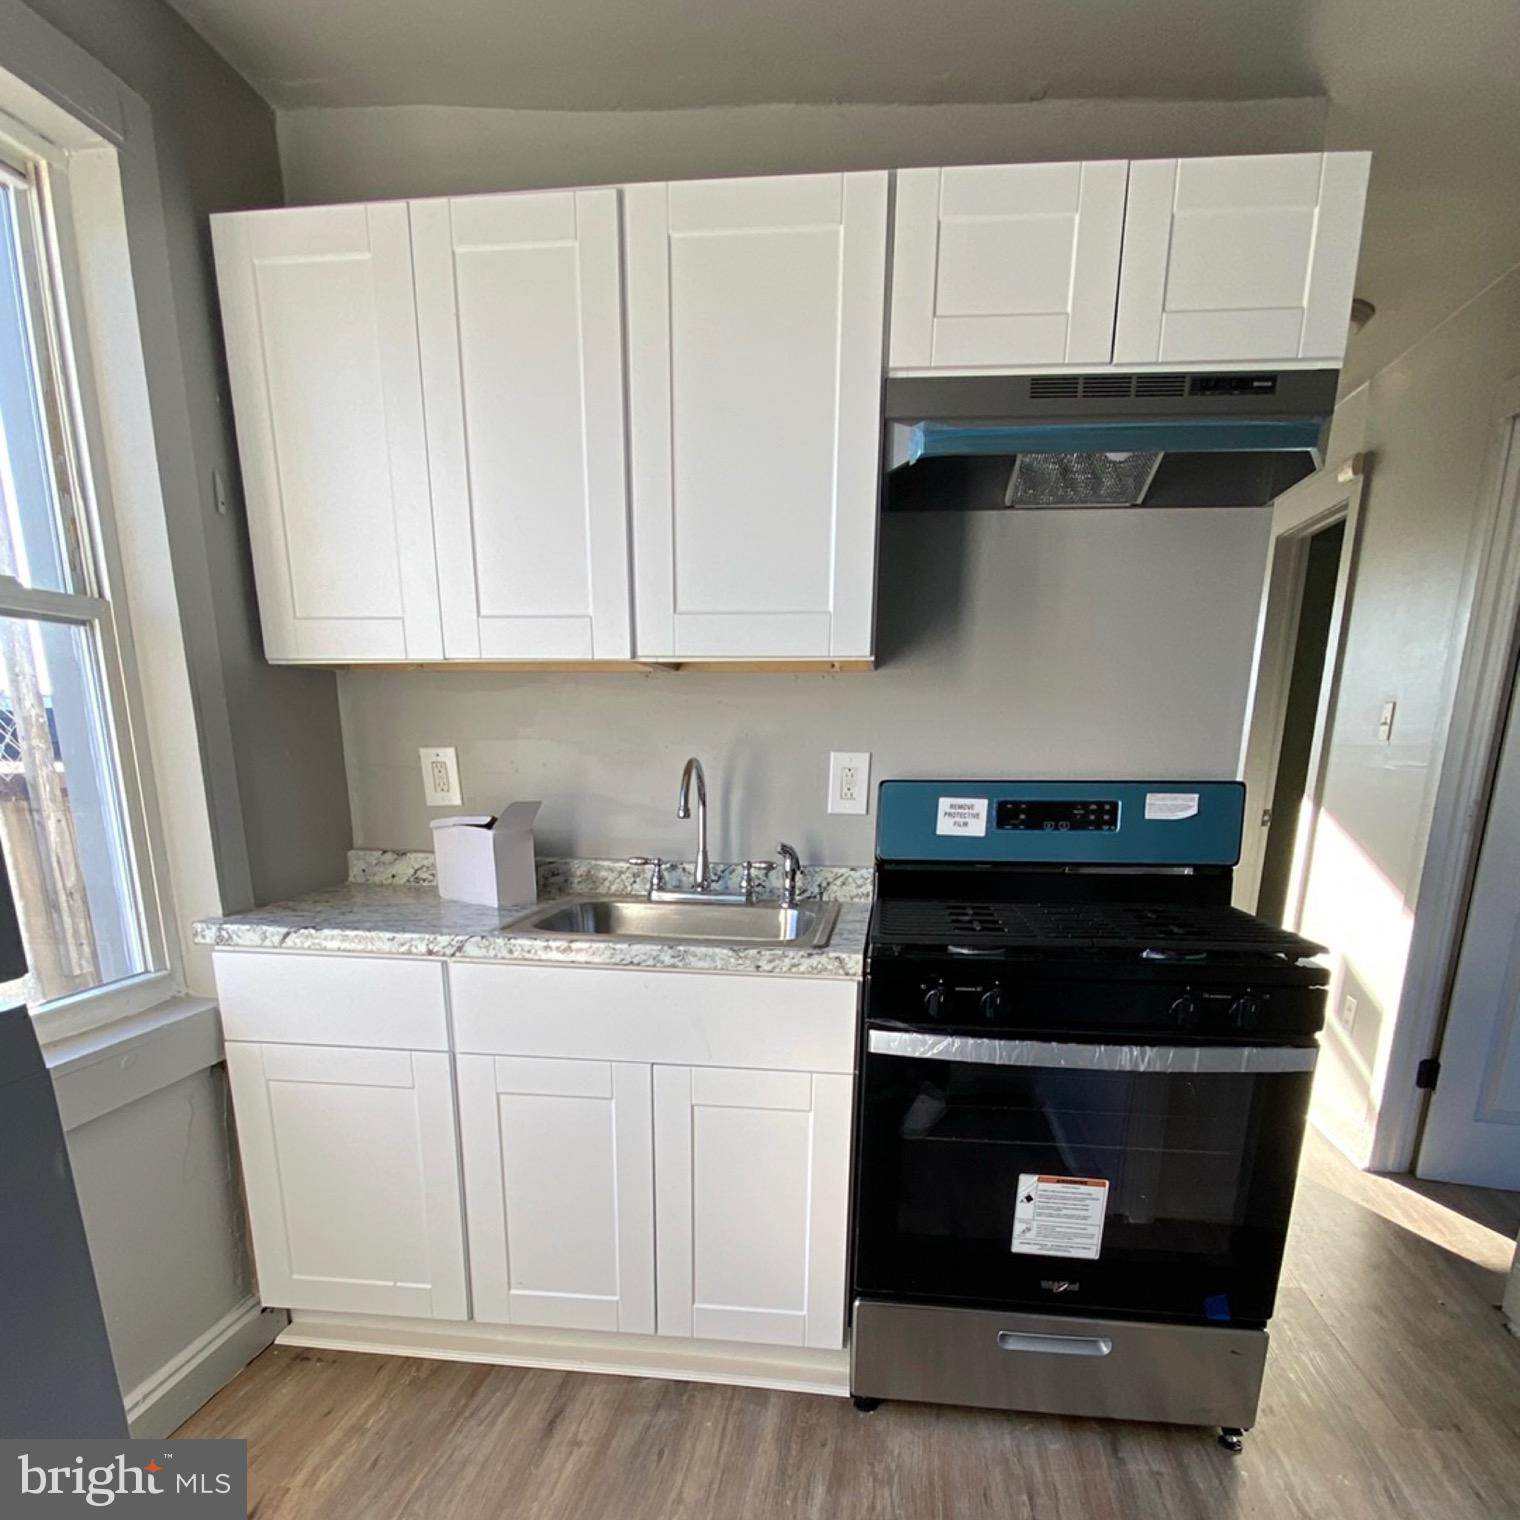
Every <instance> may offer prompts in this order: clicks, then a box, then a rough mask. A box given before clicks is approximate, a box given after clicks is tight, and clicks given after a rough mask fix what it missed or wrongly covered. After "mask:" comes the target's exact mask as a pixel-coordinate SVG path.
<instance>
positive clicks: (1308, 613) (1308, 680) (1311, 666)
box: [1256, 518, 1346, 924]
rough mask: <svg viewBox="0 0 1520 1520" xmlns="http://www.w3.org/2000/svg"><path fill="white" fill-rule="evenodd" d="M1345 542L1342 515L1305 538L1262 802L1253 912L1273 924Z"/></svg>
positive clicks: (1293, 838)
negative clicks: (1273, 756)
mask: <svg viewBox="0 0 1520 1520" xmlns="http://www.w3.org/2000/svg"><path fill="white" fill-rule="evenodd" d="M1345 542H1346V523H1345V519H1344V518H1342V519H1341V521H1339V522H1336V523H1332V524H1331V525H1330V526H1329V527H1328V528H1321V529H1320V530H1319V532H1318V533H1315V534H1313V535H1312V536H1311V537H1310V539H1309V551H1308V555H1307V562H1306V564H1305V567H1304V589H1303V600H1302V603H1301V604H1300V606H1299V612H1298V628H1297V631H1296V633H1295V635H1294V640H1293V659H1292V666H1291V670H1290V673H1289V677H1288V699H1287V702H1286V704H1285V705H1284V708H1283V731H1282V743H1281V745H1280V747H1279V749H1278V755H1277V780H1276V784H1275V785H1274V786H1273V788H1272V797H1271V801H1270V802H1269V803H1268V804H1267V809H1268V815H1269V816H1268V819H1267V823H1266V831H1267V837H1266V844H1265V847H1264V850H1263V856H1262V866H1261V885H1260V887H1259V888H1258V890H1257V894H1256V912H1257V914H1258V915H1259V916H1260V917H1261V918H1264V919H1266V920H1267V921H1268V922H1269V923H1274V924H1281V923H1282V922H1283V919H1284V914H1285V912H1286V909H1287V906H1288V887H1289V883H1290V881H1291V879H1292V874H1293V855H1294V851H1295V849H1296V848H1297V844H1298V831H1299V822H1300V814H1301V813H1302V811H1303V799H1304V788H1305V786H1306V785H1307V784H1308V780H1309V757H1310V755H1311V754H1312V752H1313V748H1314V724H1315V719H1316V718H1317V716H1318V714H1319V691H1320V683H1321V682H1322V680H1323V679H1324V673H1325V650H1326V645H1327V641H1328V639H1329V637H1330V616H1331V613H1332V612H1333V611H1334V610H1335V581H1336V575H1337V572H1338V571H1339V569H1340V563H1341V551H1342V549H1343V548H1344V547H1345Z"/></svg>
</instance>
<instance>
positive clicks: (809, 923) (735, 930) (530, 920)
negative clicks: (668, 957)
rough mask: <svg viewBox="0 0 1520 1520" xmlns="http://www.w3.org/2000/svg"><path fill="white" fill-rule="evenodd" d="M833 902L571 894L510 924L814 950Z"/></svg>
mask: <svg viewBox="0 0 1520 1520" xmlns="http://www.w3.org/2000/svg"><path fill="white" fill-rule="evenodd" d="M838 917H839V904H838V903H825V902H813V903H799V904H798V905H797V906H796V907H795V908H783V907H782V906H781V905H780V904H779V903H705V902H676V903H665V902H650V901H648V900H647V899H646V898H643V897H576V898H569V899H566V900H563V901H560V902H551V903H545V904H544V905H543V906H542V907H539V908H536V909H534V911H533V912H532V913H529V914H527V915H526V916H525V917H523V918H520V919H518V920H517V921H516V922H515V923H513V924H512V925H511V928H512V929H513V930H520V931H522V932H523V933H526V934H544V935H554V936H556V937H568V938H571V939H656V940H671V941H676V942H686V941H691V940H701V941H706V942H710V943H714V944H725V945H785V946H787V947H788V948H790V949H794V950H815V949H817V948H819V947H820V946H822V945H826V944H827V943H828V939H829V935H830V934H831V933H832V932H833V929H834V920H835V919H836V918H838Z"/></svg>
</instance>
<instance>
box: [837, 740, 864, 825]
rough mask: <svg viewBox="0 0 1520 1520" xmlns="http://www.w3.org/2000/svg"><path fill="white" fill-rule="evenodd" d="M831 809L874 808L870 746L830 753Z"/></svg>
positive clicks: (844, 810) (841, 810)
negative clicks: (872, 804)
mask: <svg viewBox="0 0 1520 1520" xmlns="http://www.w3.org/2000/svg"><path fill="white" fill-rule="evenodd" d="M829 811H830V812H831V813H869V812H870V811H871V755H870V752H869V751H868V750H837V751H835V752H834V753H833V754H831V755H830V756H829Z"/></svg>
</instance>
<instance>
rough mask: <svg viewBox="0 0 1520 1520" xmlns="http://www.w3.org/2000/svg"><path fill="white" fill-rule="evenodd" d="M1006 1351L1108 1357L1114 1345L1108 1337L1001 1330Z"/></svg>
mask: <svg viewBox="0 0 1520 1520" xmlns="http://www.w3.org/2000/svg"><path fill="white" fill-rule="evenodd" d="M997 1343H998V1345H999V1346H1001V1347H1002V1348H1003V1350H1004V1351H1043V1352H1045V1353H1046V1354H1047V1355H1050V1356H1107V1355H1108V1354H1109V1352H1110V1351H1112V1350H1113V1349H1114V1343H1113V1342H1112V1341H1111V1340H1109V1338H1108V1337H1107V1336H1106V1335H1033V1334H1030V1333H1029V1332H1028V1331H1024V1330H999V1331H998V1338H997Z"/></svg>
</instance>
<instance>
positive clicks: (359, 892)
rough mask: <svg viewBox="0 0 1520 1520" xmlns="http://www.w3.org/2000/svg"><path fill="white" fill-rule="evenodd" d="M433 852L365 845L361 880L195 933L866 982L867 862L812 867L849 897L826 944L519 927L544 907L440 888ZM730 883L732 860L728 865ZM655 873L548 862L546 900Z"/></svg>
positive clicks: (260, 941) (811, 880)
mask: <svg viewBox="0 0 1520 1520" xmlns="http://www.w3.org/2000/svg"><path fill="white" fill-rule="evenodd" d="M432 861H433V857H432V856H431V855H428V854H423V853H420V852H418V853H415V854H414V853H410V852H408V853H401V852H397V851H379V850H355V851H353V852H351V854H350V857H349V880H348V881H346V882H345V883H344V884H343V885H342V886H337V887H329V888H327V889H326V890H325V891H321V892H312V893H309V894H308V895H307V896H305V897H297V898H292V899H291V900H290V901H289V902H279V903H271V904H269V906H268V907H264V908H254V909H252V910H251V911H249V912H247V913H232V914H228V915H227V916H225V917H222V918H207V919H202V920H201V921H200V922H199V923H197V924H196V925H195V941H196V943H197V944H200V945H211V946H215V947H217V948H221V949H239V950H276V949H280V950H307V951H324V952H338V953H348V954H358V955H422V956H430V957H433V958H436V959H445V960H495V961H532V962H535V963H540V964H542V963H544V962H563V963H565V964H569V965H581V966H587V965H590V966H644V967H651V968H658V969H664V970H678V971H738V972H753V973H765V974H771V975H776V974H779V975H790V976H825V977H846V978H850V979H855V978H858V977H859V976H860V974H861V969H862V963H863V960H864V955H865V938H866V926H867V923H868V921H869V919H870V914H871V905H870V897H871V872H870V871H869V870H868V869H862V868H858V867H814V868H811V869H808V870H805V871H804V874H803V880H802V883H801V886H802V891H803V895H804V896H814V897H816V896H820V895H821V896H824V897H826V898H828V899H831V900H833V901H836V902H839V903H840V904H841V906H840V910H839V918H838V921H837V922H836V923H835V925H834V932H833V934H832V935H830V937H829V942H828V944H826V945H825V946H823V947H822V948H821V949H816V950H803V949H790V948H787V947H786V946H782V945H722V944H711V943H706V942H702V943H698V942H694V941H693V942H685V943H672V942H668V941H656V940H617V939H578V938H574V937H571V936H551V935H545V934H539V933H526V932H525V933H514V932H513V929H512V923H513V921H514V920H515V919H519V918H521V917H523V916H524V915H525V914H527V913H528V912H529V911H531V909H532V908H533V907H534V906H536V905H535V904H533V903H520V904H515V905H512V906H509V907H498V908H485V907H478V906H476V905H474V904H472V903H459V902H445V901H444V900H443V899H442V898H440V897H439V896H438V891H437V887H436V885H435V883H436V880H437V877H436V874H434V872H433V866H432ZM718 869H719V872H720V875H719V883H720V885H722V884H723V883H724V882H725V880H726V874H727V873H728V871H729V870H731V869H733V868H730V867H721V868H718ZM643 882H644V873H643V872H642V871H638V870H634V869H630V868H629V867H627V866H625V865H624V864H623V863H622V862H611V861H585V860H577V861H566V860H547V861H542V862H540V864H539V868H538V892H539V902H540V903H543V902H547V901H549V900H551V899H554V898H564V897H582V896H621V895H637V894H638V893H640V892H641V891H642V890H643Z"/></svg>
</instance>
